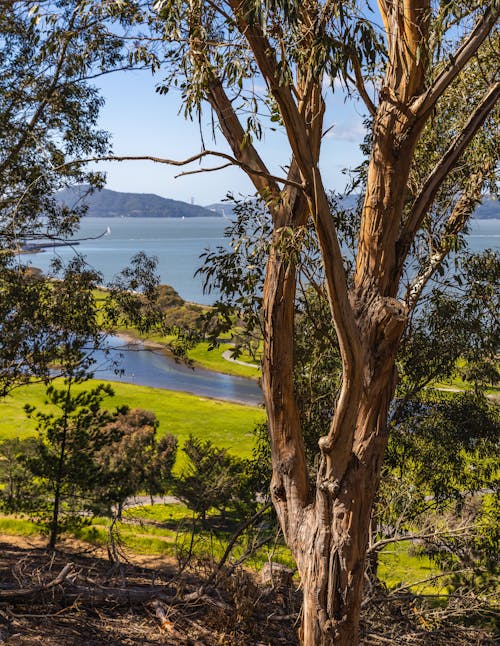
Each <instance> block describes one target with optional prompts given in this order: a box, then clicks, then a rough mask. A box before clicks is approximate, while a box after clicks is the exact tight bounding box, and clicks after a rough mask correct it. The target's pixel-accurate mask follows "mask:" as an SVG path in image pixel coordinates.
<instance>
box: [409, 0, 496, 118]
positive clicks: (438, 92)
mask: <svg viewBox="0 0 500 646" xmlns="http://www.w3.org/2000/svg"><path fill="white" fill-rule="evenodd" d="M499 15H500V3H499V2H498V1H496V2H495V3H494V4H493V6H492V7H489V8H488V9H487V10H486V13H485V14H484V16H483V17H482V18H481V19H480V20H479V22H478V24H477V25H476V27H475V28H474V30H473V31H472V32H471V33H470V35H469V37H468V38H467V39H466V40H465V42H464V43H463V44H462V45H461V47H460V48H459V49H458V50H457V52H456V53H455V55H454V56H450V64H449V66H448V67H447V68H446V69H444V70H443V71H442V72H441V74H439V75H438V76H437V78H436V79H435V80H434V82H433V83H432V85H431V86H430V88H429V89H428V90H427V91H426V92H425V93H424V94H422V95H420V96H419V97H417V98H416V99H415V100H414V101H413V104H412V110H413V111H414V113H415V114H416V116H417V118H418V119H424V118H425V117H426V116H427V115H428V113H429V112H430V111H431V110H432V109H433V107H434V106H435V104H436V102H437V101H438V100H439V98H440V97H441V96H442V95H443V94H444V92H445V90H446V88H447V87H448V86H449V85H450V83H452V81H453V80H454V79H455V78H456V77H457V76H458V74H460V72H461V71H462V70H463V68H464V67H465V65H467V63H468V62H469V61H470V59H471V58H472V56H474V54H475V53H476V52H477V50H478V49H479V47H480V46H481V45H482V43H483V42H484V41H485V40H486V38H487V37H488V35H489V34H490V32H491V30H492V28H493V26H494V24H495V23H496V21H497V20H498V16H499Z"/></svg>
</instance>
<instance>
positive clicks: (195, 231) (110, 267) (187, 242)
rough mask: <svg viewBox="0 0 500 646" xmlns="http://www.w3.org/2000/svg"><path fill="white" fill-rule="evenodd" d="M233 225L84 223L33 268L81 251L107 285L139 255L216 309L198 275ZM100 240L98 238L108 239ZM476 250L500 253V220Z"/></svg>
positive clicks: (478, 231) (481, 230) (483, 233)
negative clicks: (70, 241) (76, 240)
mask: <svg viewBox="0 0 500 646" xmlns="http://www.w3.org/2000/svg"><path fill="white" fill-rule="evenodd" d="M228 224H229V222H228V220H227V219H225V218H222V217H213V218H210V217H209V218H187V219H184V220H181V219H178V218H175V219H174V218H172V219H170V218H161V219H160V218H84V220H83V221H82V224H81V229H80V237H81V238H83V240H81V242H80V244H79V245H78V246H75V247H57V248H56V249H54V250H47V251H45V252H42V253H38V254H34V255H33V256H31V257H29V260H30V261H31V263H32V264H33V265H35V266H37V267H40V268H41V269H43V270H45V271H47V270H48V269H49V265H50V262H51V260H52V259H53V258H54V256H57V257H60V258H62V259H63V260H68V259H69V258H71V257H72V256H73V255H74V253H75V251H78V253H80V254H82V255H84V256H85V257H86V259H87V261H88V262H89V264H90V265H91V266H92V267H94V268H95V269H98V270H99V271H100V272H102V274H103V276H104V281H105V282H107V281H109V280H111V279H112V278H113V276H114V275H115V274H116V273H117V272H118V271H120V269H121V268H123V267H126V266H127V263H128V261H129V259H130V257H131V256H133V255H134V254H135V253H137V252H139V251H145V252H146V253H147V254H148V255H151V256H156V257H157V258H158V271H159V274H160V278H161V282H162V283H166V284H168V285H172V286H173V287H175V289H176V290H177V291H178V292H179V294H180V295H181V296H182V297H183V298H184V299H186V300H188V301H194V302H196V303H203V304H211V303H213V302H214V301H215V298H216V296H215V295H214V294H203V288H202V281H201V279H200V277H199V276H196V277H195V276H194V274H195V272H196V270H197V269H198V267H200V265H201V260H200V254H201V253H202V252H203V251H204V249H206V248H207V247H209V248H211V249H212V250H214V249H215V248H216V247H217V245H221V244H224V242H225V241H224V236H223V234H224V229H225V228H226V226H227V225H228ZM108 227H109V230H110V231H111V233H110V234H109V235H103V236H102V237H101V238H99V239H97V240H90V239H87V240H85V238H93V237H95V236H99V235H101V234H105V233H106V231H107V230H108ZM468 240H469V248H470V250H471V251H480V250H482V249H485V248H486V247H491V248H493V249H499V248H500V220H474V221H473V222H472V225H471V232H470V235H469V236H468ZM25 257H26V256H25Z"/></svg>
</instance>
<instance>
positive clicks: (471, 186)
mask: <svg viewBox="0 0 500 646" xmlns="http://www.w3.org/2000/svg"><path fill="white" fill-rule="evenodd" d="M494 164H495V162H494V161H491V162H490V163H489V164H487V165H486V166H485V167H484V168H483V169H481V171H480V172H479V173H477V174H476V175H473V176H472V177H471V178H470V180H469V183H468V186H467V188H466V189H464V192H463V193H462V195H461V196H460V198H459V200H458V201H457V203H456V204H455V207H454V208H453V211H452V213H451V215H450V217H449V218H448V221H447V222H446V224H445V226H444V230H443V233H442V234H441V236H440V237H441V244H440V245H439V247H438V249H436V251H435V252H434V253H433V254H431V256H430V258H429V264H428V266H427V267H425V268H424V269H423V270H422V271H421V272H420V273H419V274H418V275H417V276H416V277H415V279H414V280H413V281H412V283H411V285H409V286H408V289H407V291H406V296H405V301H406V303H407V305H408V308H409V309H410V310H413V308H414V307H415V306H416V304H417V302H418V300H419V298H420V296H421V294H422V292H423V290H424V287H425V286H426V284H427V283H428V282H429V280H430V279H431V278H432V276H433V274H434V272H435V271H436V269H437V268H438V267H439V266H440V265H441V263H442V262H443V260H444V259H445V258H446V256H447V255H448V253H449V250H450V249H449V244H448V239H449V238H450V236H455V235H457V234H458V233H459V232H460V231H461V230H462V229H463V227H464V225H465V223H466V222H467V220H468V219H469V217H470V216H471V213H472V212H473V211H474V209H475V207H476V206H477V205H478V204H479V202H480V201H481V190H482V187H483V181H484V178H485V176H486V174H487V173H488V172H489V171H491V167H492V166H493V165H494Z"/></svg>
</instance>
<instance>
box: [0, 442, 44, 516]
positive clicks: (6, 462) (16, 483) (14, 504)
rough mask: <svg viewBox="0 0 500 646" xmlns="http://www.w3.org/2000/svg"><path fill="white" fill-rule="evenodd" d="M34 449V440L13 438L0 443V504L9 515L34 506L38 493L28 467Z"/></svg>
mask: <svg viewBox="0 0 500 646" xmlns="http://www.w3.org/2000/svg"><path fill="white" fill-rule="evenodd" d="M36 448H37V443H36V440H35V438H26V439H24V440H21V439H19V438H17V437H13V438H10V439H7V440H3V441H2V442H1V443H0V482H1V483H2V484H3V488H2V491H1V503H0V504H1V507H2V508H3V509H5V510H6V511H7V512H9V513H12V512H16V511H19V510H28V511H29V510H30V509H33V507H34V506H36V503H37V500H38V497H39V491H38V487H37V484H36V483H35V481H34V478H33V474H32V472H31V471H30V469H29V466H28V463H29V461H30V459H33V456H34V455H35V452H36Z"/></svg>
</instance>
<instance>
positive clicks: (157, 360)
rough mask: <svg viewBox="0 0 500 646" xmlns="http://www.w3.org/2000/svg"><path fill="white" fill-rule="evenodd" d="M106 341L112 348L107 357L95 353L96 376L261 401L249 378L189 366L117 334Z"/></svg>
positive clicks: (254, 402)
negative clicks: (119, 372)
mask: <svg viewBox="0 0 500 646" xmlns="http://www.w3.org/2000/svg"><path fill="white" fill-rule="evenodd" d="M108 343H109V346H110V348H112V351H111V354H110V357H107V358H106V357H104V355H103V354H102V353H101V354H97V355H96V360H97V361H96V364H95V366H96V371H95V378H96V379H104V380H106V381H108V380H109V381H122V382H124V383H129V384H139V385H141V386H153V387H154V388H166V389H167V390H180V391H183V392H188V393H193V394H195V395H201V396H203V397H214V398H216V399H225V400H227V401H232V402H239V403H243V404H253V405H257V404H261V403H262V392H261V390H260V387H259V385H258V383H257V382H256V381H254V380H253V379H245V378H244V377H233V376H231V375H225V374H222V373H220V372H213V371H212V370H204V369H203V368H195V369H193V368H190V367H189V366H187V365H185V364H183V363H176V362H175V361H174V360H173V359H171V358H170V357H166V356H165V355H164V354H163V353H162V352H160V351H157V350H150V349H145V348H144V346H143V345H142V344H141V343H128V342H126V341H124V340H123V339H120V338H118V337H111V338H110V339H109V341H108ZM110 359H113V360H116V361H117V362H118V366H119V368H121V369H122V370H123V372H124V374H123V375H117V374H116V372H115V371H114V369H113V368H112V367H111V366H110Z"/></svg>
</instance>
